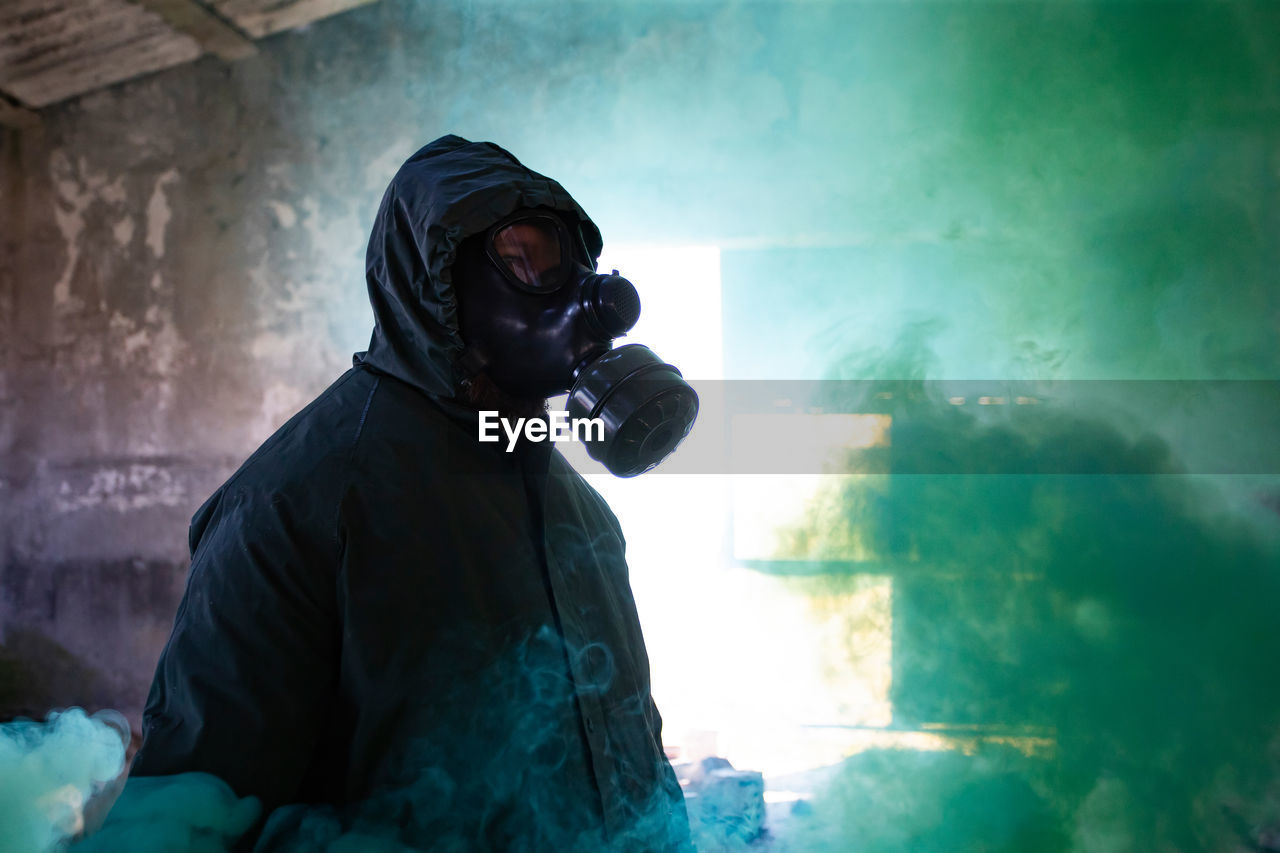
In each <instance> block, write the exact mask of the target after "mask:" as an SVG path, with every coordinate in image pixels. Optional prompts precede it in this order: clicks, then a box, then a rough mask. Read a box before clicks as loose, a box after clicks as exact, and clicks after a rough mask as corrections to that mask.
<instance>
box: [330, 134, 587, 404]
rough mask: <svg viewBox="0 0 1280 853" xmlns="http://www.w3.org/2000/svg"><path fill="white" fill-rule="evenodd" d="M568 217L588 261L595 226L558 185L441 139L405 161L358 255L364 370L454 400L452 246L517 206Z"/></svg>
mask: <svg viewBox="0 0 1280 853" xmlns="http://www.w3.org/2000/svg"><path fill="white" fill-rule="evenodd" d="M526 207H546V208H551V209H553V210H557V211H561V212H562V213H565V214H568V215H569V218H570V219H571V220H572V218H574V217H576V218H577V220H578V222H579V225H580V228H581V232H582V239H583V242H584V244H585V246H586V249H587V252H588V254H589V255H590V262H591V263H592V264H593V265H594V263H595V261H596V259H597V258H599V256H600V250H601V249H602V247H603V243H602V241H601V238H600V231H599V229H598V228H596V226H595V223H593V222H592V221H591V219H590V218H589V217H588V216H587V214H586V213H585V212H584V211H583V210H582V208H581V207H579V206H578V203H577V202H575V201H574V200H573V197H572V196H570V195H569V193H567V192H566V191H565V189H564V187H562V186H560V184H559V183H557V182H556V181H554V180H552V179H551V178H548V177H546V176H545V175H540V174H538V173H537V172H534V171H532V170H530V169H528V168H526V167H525V166H523V165H522V164H521V163H520V161H519V160H517V159H516V158H515V157H513V156H512V155H511V154H510V153H508V152H507V151H505V150H503V149H502V148H499V147H498V146H497V145H494V144H493V143H491V142H469V141H467V140H466V139H463V138H461V137H458V136H442V137H441V138H439V139H437V140H436V141H434V142H432V143H430V144H428V145H426V146H424V147H423V148H421V149H419V150H418V152H417V153H416V154H414V155H413V156H412V157H410V158H409V159H408V160H406V161H405V163H404V165H403V166H401V167H400V170H399V171H398V172H396V176H395V177H394V178H392V179H391V184H390V186H388V187H387V191H386V193H384V194H383V196H382V204H381V205H380V206H379V208H378V215H377V217H376V218H375V220H374V224H373V233H372V234H371V235H370V237H369V249H368V252H367V253H366V255H365V281H366V283H367V285H368V288H369V301H370V302H371V303H372V305H373V317H374V328H373V337H372V339H371V340H370V341H369V349H368V351H366V352H361V353H356V354H355V358H354V361H355V363H356V364H366V365H369V366H370V367H373V368H375V369H376V370H378V371H380V372H382V373H387V374H390V375H392V376H394V377H396V378H397V379H400V380H402V381H404V382H407V383H408V384H410V385H413V386H414V387H416V388H418V389H420V390H422V391H424V392H425V393H427V394H428V395H429V396H431V397H434V398H439V399H451V398H453V397H454V396H455V394H456V389H457V387H458V379H459V378H460V376H459V374H458V371H457V367H456V362H457V360H458V358H459V356H460V355H461V354H462V350H463V342H462V338H461V337H460V335H459V334H458V318H457V302H456V300H455V299H454V292H453V283H452V281H451V278H450V273H451V267H452V265H453V261H454V258H455V255H456V253H457V250H458V244H460V243H461V242H462V241H463V240H464V239H466V238H467V237H470V236H471V235H472V234H477V233H480V232H481V231H484V230H485V229H486V228H488V227H489V226H490V225H492V224H493V223H495V222H497V221H498V220H499V219H502V218H503V217H504V216H507V215H509V214H511V213H514V212H515V211H517V210H520V209H521V208H526Z"/></svg>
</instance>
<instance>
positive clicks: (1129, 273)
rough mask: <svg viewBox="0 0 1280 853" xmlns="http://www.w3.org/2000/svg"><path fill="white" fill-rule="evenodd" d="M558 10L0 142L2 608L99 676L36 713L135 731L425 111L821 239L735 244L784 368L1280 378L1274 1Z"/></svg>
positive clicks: (207, 70) (697, 229) (231, 69)
mask: <svg viewBox="0 0 1280 853" xmlns="http://www.w3.org/2000/svg"><path fill="white" fill-rule="evenodd" d="M553 5H554V8H552V7H550V6H548V7H545V8H544V7H543V4H527V3H514V2H467V0H457V2H443V3H431V4H426V3H419V2H416V0H384V1H383V2H381V3H377V4H373V5H370V6H365V7H362V8H359V9H356V10H354V11H351V12H349V13H346V14H344V15H342V16H341V17H338V18H334V19H331V20H325V21H322V22H319V23H317V24H316V25H314V26H312V27H310V28H309V29H308V30H307V31H306V32H293V33H287V34H282V35H277V36H273V37H270V38H267V39H264V40H262V41H261V42H259V43H258V46H259V49H260V52H259V55H257V56H254V57H251V58H249V59H246V60H244V61H243V62H240V63H236V64H235V65H231V66H228V65H226V64H224V63H222V62H220V61H218V60H215V59H211V58H207V57H206V58H203V59H200V60H198V61H196V62H194V63H192V64H189V65H185V66H182V67H179V68H174V69H170V70H168V71H165V72H162V73H159V74H156V75H153V76H151V77H149V78H146V79H143V80H138V81H133V82H130V83H125V84H122V85H119V86H116V87H114V88H112V89H109V90H105V91H102V92H99V93H95V94H92V95H89V96H87V97H84V98H81V99H79V100H76V101H72V102H69V103H67V104H65V105H59V106H57V107H54V108H51V109H49V110H46V111H45V113H44V123H45V127H44V128H43V130H42V131H39V132H35V131H29V132H24V133H18V132H16V131H4V135H3V136H0V192H3V199H2V201H3V203H2V204H0V227H2V228H3V243H2V246H0V250H2V251H3V253H4V255H3V258H2V260H3V264H2V265H0V329H3V336H2V337H0V453H2V457H0V502H2V503H0V558H2V559H3V567H2V568H0V631H2V632H3V635H4V637H6V638H8V637H12V636H15V635H16V636H19V637H25V638H27V639H24V640H22V644H23V648H37V647H40V648H53V649H55V651H51V652H49V655H50V656H53V657H57V656H58V655H60V654H61V652H56V648H57V647H61V648H62V649H65V651H66V654H67V655H69V656H70V657H71V658H72V659H74V660H76V661H79V662H80V663H81V664H82V665H83V666H85V667H88V668H90V669H92V670H93V671H94V672H96V673H97V676H95V678H96V679H97V680H98V682H100V683H101V684H102V685H105V686H104V687H101V688H100V689H99V688H95V690H96V691H97V692H94V691H90V693H92V694H93V695H91V696H89V697H88V698H82V696H81V694H79V693H77V690H78V689H79V687H78V686H77V685H78V684H83V683H84V682H86V679H85V678H84V677H81V676H77V677H75V678H71V677H70V676H68V680H69V681H71V682H75V683H74V684H69V685H64V686H62V687H56V686H55V687H50V688H41V689H42V690H46V692H48V693H50V698H48V702H50V703H62V702H71V701H85V702H90V703H97V702H106V703H109V704H112V705H115V706H117V707H120V708H121V709H123V710H125V711H127V712H128V713H130V714H131V715H133V716H134V719H135V722H136V719H137V713H138V710H139V708H140V706H141V703H142V701H143V696H144V693H145V689H146V686H147V683H148V682H149V679H150V677H151V672H152V668H153V666H154V661H155V656H156V654H157V653H158V651H159V649H160V647H161V645H162V643H163V641H164V638H165V635H166V634H167V625H168V623H169V621H170V620H171V618H172V614H173V611H174V607H175V605H176V602H177V598H178V595H179V594H180V592H181V585H182V577H183V573H184V572H185V568H186V553H185V535H186V525H187V521H188V519H189V517H190V515H191V513H192V512H193V511H194V510H195V509H196V507H197V506H198V505H199V504H200V503H201V501H203V500H204V498H205V497H206V496H207V495H208V494H209V493H210V492H211V491H212V490H213V489H214V488H215V487H216V486H217V484H218V483H219V482H220V481H221V480H222V479H223V478H224V477H225V476H226V475H227V474H228V473H229V472H230V471H231V470H232V469H233V468H234V467H235V465H236V464H238V462H239V461H240V460H241V459H243V458H244V457H245V456H246V455H247V454H248V453H249V452H250V451H251V450H252V449H253V448H254V447H255V446H256V445H257V444H258V443H259V442H261V441H262V440H263V439H264V438H265V437H266V436H267V435H268V434H269V433H270V432H271V431H272V430H273V429H274V428H275V427H276V426H277V425H279V424H280V423H282V422H283V421H284V419H286V418H287V417H288V416H289V415H290V414H292V413H293V411H295V410H296V409H297V408H298V407H300V406H301V405H302V404H303V403H305V402H306V401H307V400H308V399H310V398H311V397H312V396H313V395H314V394H315V393H317V392H318V391H319V390H321V389H322V388H323V387H324V386H325V385H326V384H327V383H329V382H330V381H331V380H332V379H333V378H335V377H336V376H337V375H339V374H340V373H341V372H342V370H344V369H345V368H346V366H347V365H348V364H349V359H350V353H351V352H352V351H353V350H357V349H361V348H362V347H363V345H364V344H365V342H366V341H367V339H368V331H369V327H370V314H369V311H368V307H367V303H366V298H365V294H364V285H363V268H362V262H363V252H364V244H365V240H366V236H367V228H368V226H369V224H370V222H371V220H372V216H373V213H374V211H375V210H376V206H377V202H378V200H379V198H380V195H381V193H382V190H383V189H384V187H385V184H386V181H387V180H388V179H389V177H390V176H391V175H392V174H393V172H394V171H395V169H396V167H397V166H398V165H399V163H400V162H402V160H403V159H404V158H405V157H407V156H408V155H409V154H411V153H412V152H413V151H414V150H415V149H416V147H418V146H419V145H421V144H422V143H424V142H426V141H429V140H430V139H432V138H434V137H436V136H438V135H440V134H443V133H449V132H453V133H459V134H461V135H464V136H469V137H472V138H488V139H493V140H494V141H497V142H499V143H500V144H503V145H505V146H507V147H508V148H510V149H511V150H512V151H514V152H516V153H517V154H518V155H519V156H520V157H521V158H522V159H523V160H525V161H526V162H527V163H529V164H530V165H531V166H532V167H533V168H535V169H538V170H540V171H543V172H546V173H548V174H551V175H554V176H556V177H557V178H560V179H561V180H562V182H563V183H564V184H565V185H566V187H567V188H568V189H569V190H570V191H571V192H573V193H574V194H575V196H577V197H578V199H579V200H580V201H581V202H582V203H583V204H584V206H585V207H586V209H587V210H589V211H591V213H592V214H593V216H594V217H595V218H596V219H597V221H598V222H599V223H600V225H601V226H602V229H603V231H604V233H605V236H606V241H612V242H628V243H639V242H662V243H680V244H718V245H721V246H724V247H727V248H728V249H732V250H750V251H754V252H764V253H774V252H776V250H778V248H779V247H789V249H788V250H789V251H792V252H796V253H800V254H802V255H804V257H802V258H799V259H798V260H795V259H791V256H782V255H777V254H773V255H770V256H769V257H755V258H746V259H745V260H743V262H742V263H729V262H726V265H725V267H724V269H725V270H727V271H728V270H732V271H734V275H735V276H737V278H735V280H732V281H730V280H726V281H725V283H724V288H725V304H726V305H727V306H733V313H732V315H731V314H730V313H728V309H726V311H727V313H726V317H725V323H726V329H727V330H728V329H729V327H730V325H733V324H737V325H734V328H735V329H737V330H738V331H739V332H742V331H743V330H747V332H746V333H744V334H746V337H747V338H748V339H749V342H750V346H751V349H752V350H753V351H754V352H755V353H756V354H757V356H759V354H760V353H767V354H768V360H769V361H770V362H772V363H774V364H777V363H780V359H781V353H782V351H783V350H784V349H785V348H787V347H797V348H798V347H799V346H801V345H805V346H807V345H809V337H811V335H810V334H809V331H810V330H811V327H812V325H813V323H815V322H817V321H813V322H810V321H812V318H813V317H820V319H821V322H820V323H817V325H821V326H826V327H827V328H828V329H829V331H831V332H832V334H833V335H835V336H836V337H837V338H838V343H841V344H843V343H846V342H848V340H849V339H850V338H852V339H854V340H853V342H854V343H858V342H859V341H866V340H874V341H875V342H877V343H878V342H880V341H881V340H883V339H889V338H891V337H892V335H893V333H895V332H896V331H898V330H899V329H901V328H902V324H903V323H904V322H907V321H911V322H918V321H920V319H921V317H922V316H924V317H925V319H928V315H931V314H932V315H938V316H940V317H941V318H942V319H943V320H947V321H950V326H949V328H950V330H951V331H950V334H951V335H952V337H953V338H956V339H957V341H956V342H955V344H954V349H955V351H956V352H958V353H960V354H961V355H963V356H964V358H965V359H967V360H965V361H964V362H963V363H964V365H965V369H966V372H967V375H968V376H969V377H972V376H992V375H1017V376H1027V375H1046V376H1048V377H1051V378H1055V377H1056V378H1067V377H1070V376H1073V375H1074V376H1081V375H1083V376H1094V377H1097V376H1116V377H1123V376H1135V377H1144V376H1150V377H1168V376H1187V377H1213V376H1223V377H1237V378H1257V377H1268V376H1274V375H1276V371H1277V369H1280V355H1277V351H1276V349H1275V347H1274V340H1275V333H1276V329H1277V328H1280V303H1277V296H1276V292H1275V289H1274V279H1273V275H1274V273H1273V271H1274V269H1276V268H1277V266H1278V262H1280V256H1278V255H1277V252H1278V251H1280V249H1277V246H1276V243H1275V241H1274V234H1275V233H1276V230H1275V229H1276V226H1277V223H1280V212H1278V211H1280V205H1277V203H1276V202H1277V198H1280V144H1278V141H1280V85H1277V79H1278V75H1277V61H1278V60H1277V57H1278V56H1280V50H1277V42H1276V40H1277V38H1280V35H1277V34H1280V9H1278V8H1277V7H1275V5H1274V4H1269V3H1217V2H1205V3H1178V4H1134V3H1114V4H1105V3H1103V4H1098V3H1084V2H1081V3H1058V2H1047V3H1044V4H1035V3H1009V4H1006V3H999V4H954V3H940V4H937V5H924V4H896V3H884V4H878V3H859V4H839V3H832V4H827V3H805V4H794V3H786V2H781V3H747V4H736V3H733V4H729V3H726V4H722V3H711V2H708V3H656V4H632V3H618V4H610V3H604V4H601V3H582V4H577V5H566V4H562V3H558V4H553ZM1205 222H1210V223H1213V225H1212V227H1211V228H1208V229H1204V228H1201V224H1202V223H1205ZM1268 235H1270V236H1268ZM1224 246H1225V247H1227V250H1225V251H1224V250H1223V247H1224ZM819 249H824V250H828V249H829V250H831V252H833V254H831V255H829V256H828V255H821V254H820V253H818V250H819ZM805 253H809V254H805ZM726 257H728V256H727V255H726ZM770 258H772V260H773V261H777V260H778V259H779V258H781V259H782V262H779V263H772V262H770ZM832 258H834V259H836V261H838V262H833V261H832V260H830V259H832ZM747 261H750V262H749V263H748V262H747ZM1188 271H1189V272H1188ZM814 282H819V283H821V285H822V288H821V289H820V291H815V290H813V283H814ZM815 293H818V295H817V296H814V294H815ZM802 298H812V299H813V300H814V306H815V307H814V308H813V309H812V310H809V311H808V315H810V316H809V320H807V321H806V322H808V323H809V325H805V326H797V327H795V328H796V329H799V330H800V332H796V331H795V330H794V329H793V330H791V331H788V330H787V329H783V328H780V327H779V326H778V325H777V323H776V322H774V320H775V318H776V317H777V316H778V308H779V306H782V307H786V306H787V305H790V304H793V303H795V304H799V301H798V300H801V299H802ZM1210 300H1212V305H1213V308H1212V309H1211V310H1205V309H1204V308H1203V306H1204V305H1206V304H1209V302H1210ZM742 318H745V319H742ZM740 319H741V322H739V320H740ZM753 324H754V325H753ZM755 330H759V331H758V332H757V331H755ZM850 330H852V331H850ZM770 336H772V337H770ZM741 337H742V335H739V336H738V338H741ZM738 338H734V337H733V336H732V335H729V334H727V335H726V340H730V339H734V340H736V339H738ZM673 355H674V356H678V354H673ZM943 355H944V356H946V357H947V358H948V359H949V358H950V355H949V351H948V350H944V351H943ZM1019 359H1021V360H1019ZM675 360H677V361H678V357H677V358H676V359H675ZM951 363H959V362H951ZM1010 365H1015V366H1017V365H1021V368H1020V369H1022V371H1023V372H1021V373H1015V374H1002V373H1000V372H999V371H1002V370H1008V369H1010ZM1073 371H1074V372H1073ZM739 375H742V374H741V373H739ZM36 635H38V636H39V637H42V638H44V640H47V642H46V643H45V644H44V645H43V646H42V645H41V643H42V642H44V641H40V640H31V639H30V638H31V637H33V636H36ZM6 642H11V641H8V640H6ZM72 669H73V668H67V667H63V668H62V671H68V672H69V671H71V670H72ZM0 683H2V682H0ZM33 695H34V694H27V696H26V697H22V696H19V697H18V699H24V698H25V699H26V700H27V701H26V702H25V704H28V705H29V704H31V701H32V700H31V696H33ZM15 701H17V700H15Z"/></svg>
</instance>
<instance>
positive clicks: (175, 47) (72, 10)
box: [0, 0, 202, 107]
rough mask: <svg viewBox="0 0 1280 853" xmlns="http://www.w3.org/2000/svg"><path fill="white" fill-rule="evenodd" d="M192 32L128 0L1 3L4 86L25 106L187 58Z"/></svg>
mask: <svg viewBox="0 0 1280 853" xmlns="http://www.w3.org/2000/svg"><path fill="white" fill-rule="evenodd" d="M201 52H202V51H201V49H200V45H199V43H198V42H196V40H195V39H193V38H191V36H189V35H186V34H185V33H180V32H178V31H177V30H175V29H174V28H173V27H171V26H170V25H169V24H168V23H167V22H166V21H165V20H164V19H163V18H161V17H160V16H159V15H157V14H155V13H154V12H152V11H150V10H148V9H144V8H142V7H141V6H138V5H137V4H135V3H130V2H128V0H9V2H6V3H4V4H0V90H3V91H4V92H5V93H6V94H8V95H10V96H11V97H13V98H15V99H17V100H18V101H19V102H21V103H22V104H24V105H26V106H28V107H44V106H48V105H49V104H53V103H57V102H58V101H61V100H64V99H65V98H69V97H71V96H73V95H79V94H82V93H84V92H88V91H91V90H93V89H98V88H101V87H103V86H108V85H110V84H112V83H118V82H120V81H121V80H128V79H129V78H131V77H138V76H140V75H142V74H149V73H150V72H152V71H158V70H160V69H162V68H169V67H171V66H174V65H179V64H181V63H183V62H190V61H191V60H193V59H195V58H196V57H197V56H199V55H200V54H201Z"/></svg>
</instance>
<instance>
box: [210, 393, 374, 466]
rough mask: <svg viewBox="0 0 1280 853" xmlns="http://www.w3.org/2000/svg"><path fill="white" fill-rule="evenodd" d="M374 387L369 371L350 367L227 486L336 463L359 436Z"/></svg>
mask: <svg viewBox="0 0 1280 853" xmlns="http://www.w3.org/2000/svg"><path fill="white" fill-rule="evenodd" d="M376 387H377V379H376V377H374V376H372V375H371V374H370V373H369V371H366V370H363V369H360V368H352V369H350V370H348V371H347V372H346V373H344V374H343V375H342V376H340V377H338V379H337V380H335V381H334V382H333V384H331V385H330V386H329V387H328V388H326V389H325V390H324V391H322V392H321V393H320V394H319V395H317V396H316V398H315V399H313V400H312V401H311V402H310V403H308V404H307V405H306V406H304V407H302V409H300V410H299V411H298V412H297V413H296V414H294V415H293V417H291V418H289V420H287V421H285V422H284V424H282V425H281V426H280V428H279V429H277V430H276V431H275V432H274V433H272V434H271V436H269V437H268V438H267V439H266V440H265V441H264V442H263V443H262V444H261V445H259V446H258V448H257V449H256V450H255V451H254V452H253V453H252V454H250V456H249V458H248V459H246V460H245V462H244V464H242V465H241V466H240V468H239V469H238V470H237V471H236V472H235V473H234V474H233V475H232V476H231V478H230V479H229V480H228V481H227V483H226V484H225V485H224V487H223V488H224V489H227V488H252V487H253V486H255V485H261V484H264V483H265V484H268V485H270V486H273V487H277V488H279V487H283V486H285V485H286V484H287V483H289V482H291V481H294V480H303V481H305V480H307V479H309V475H311V474H313V473H315V472H316V470H317V469H320V468H323V467H325V466H326V465H330V464H332V463H334V462H335V461H337V460H338V459H339V458H340V456H341V455H342V452H343V451H344V449H346V448H348V447H349V446H350V445H351V444H352V443H353V442H354V441H355V440H356V438H357V433H358V429H359V425H360V420H361V417H362V414H363V411H364V409H365V408H366V407H367V406H368V403H369V400H370V398H371V397H372V396H373V394H374V392H375V391H376Z"/></svg>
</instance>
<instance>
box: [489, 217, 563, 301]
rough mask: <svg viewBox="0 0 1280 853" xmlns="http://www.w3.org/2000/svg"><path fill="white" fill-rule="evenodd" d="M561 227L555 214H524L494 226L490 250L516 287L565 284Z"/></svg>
mask: <svg viewBox="0 0 1280 853" xmlns="http://www.w3.org/2000/svg"><path fill="white" fill-rule="evenodd" d="M564 230H565V228H564V224H563V223H561V222H560V221H559V220H558V219H556V218H555V217H554V216H546V215H530V216H524V217H521V218H519V219H516V220H513V221H511V222H508V223H505V224H503V225H500V226H499V227H497V228H495V229H494V231H493V236H492V237H491V238H490V240H489V254H490V256H491V257H492V258H493V260H494V261H495V262H496V263H497V265H498V268H499V269H501V270H502V271H503V274H504V275H505V276H506V277H507V279H508V280H509V281H510V282H511V283H512V284H514V285H515V286H516V287H518V288H520V289H521V290H527V291H531V292H534V293H550V292H551V291H553V290H556V289H558V288H559V287H560V286H561V285H562V284H564V281H565V278H566V274H567V272H568V269H567V267H568V263H567V261H568V256H569V253H568V251H567V242H568V241H567V240H566V239H564V237H565V235H564V233H563V232H564Z"/></svg>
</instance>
